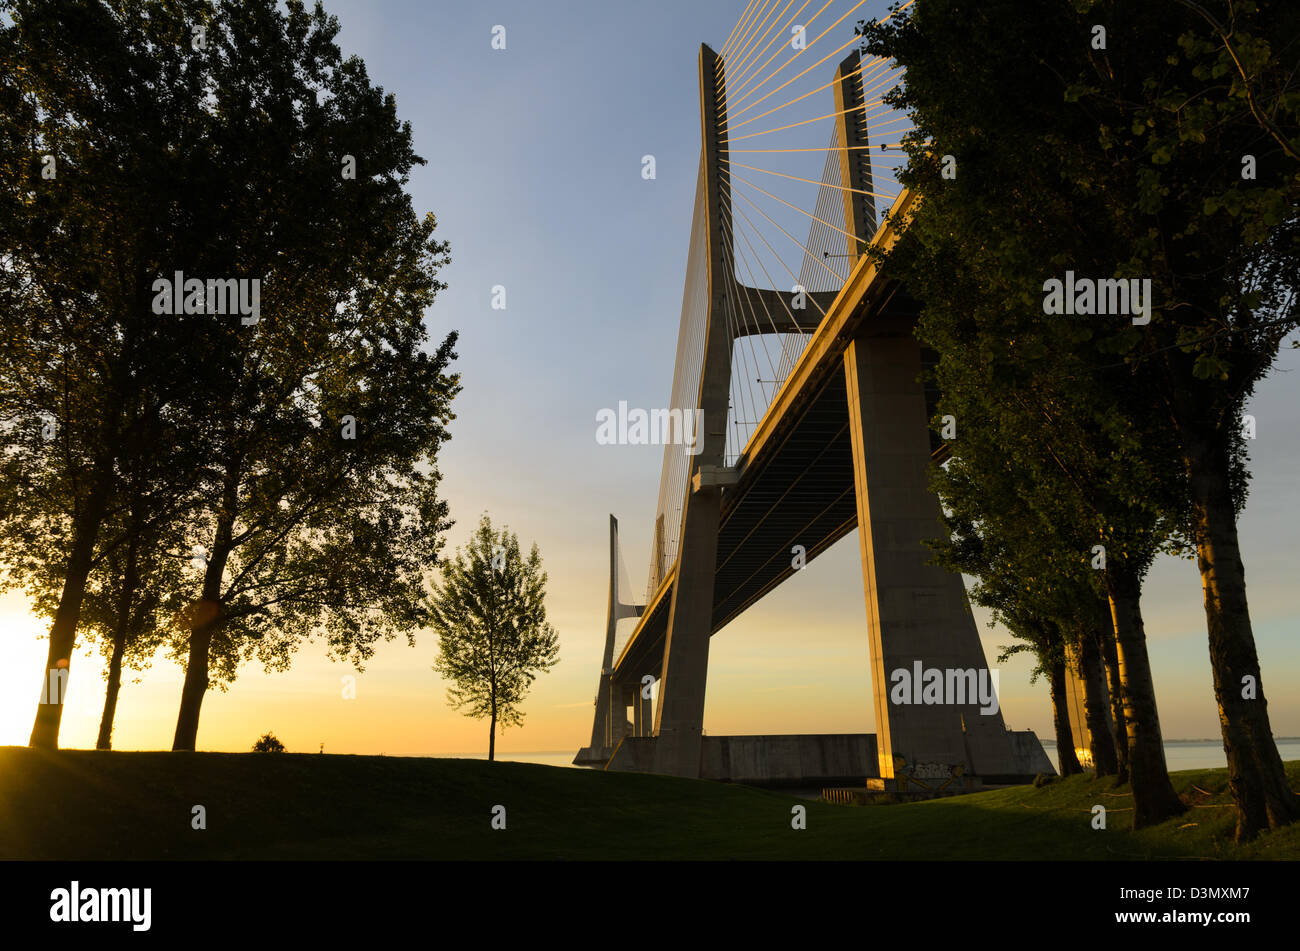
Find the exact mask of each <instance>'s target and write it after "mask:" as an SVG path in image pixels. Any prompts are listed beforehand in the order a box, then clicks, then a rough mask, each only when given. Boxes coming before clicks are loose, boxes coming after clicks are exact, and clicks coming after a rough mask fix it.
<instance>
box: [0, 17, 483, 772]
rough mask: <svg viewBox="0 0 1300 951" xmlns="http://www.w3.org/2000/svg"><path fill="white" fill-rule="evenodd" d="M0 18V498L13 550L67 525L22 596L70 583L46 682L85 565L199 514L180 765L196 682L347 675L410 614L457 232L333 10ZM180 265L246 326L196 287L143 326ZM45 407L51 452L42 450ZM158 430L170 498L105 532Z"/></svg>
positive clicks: (416, 617)
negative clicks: (3, 448) (333, 669)
mask: <svg viewBox="0 0 1300 951" xmlns="http://www.w3.org/2000/svg"><path fill="white" fill-rule="evenodd" d="M0 6H2V7H3V10H4V11H5V12H6V13H12V23H9V24H6V25H5V26H4V27H3V28H0V66H2V67H3V68H0V106H2V107H3V108H0V145H2V146H3V148H0V161H3V162H4V163H5V169H4V171H5V172H6V173H9V172H11V173H12V175H11V174H5V175H3V176H0V177H3V179H4V184H3V188H2V189H0V241H3V244H2V245H0V336H2V339H3V343H4V346H3V347H0V351H3V353H2V355H0V414H2V415H0V424H4V425H6V426H7V427H10V428H14V429H17V430H20V431H22V432H23V433H24V434H25V439H26V440H27V442H28V443H29V444H30V446H29V450H24V451H19V452H17V453H9V454H8V455H6V458H5V467H4V470H3V471H4V478H5V482H4V484H3V485H0V494H2V496H3V497H4V498H5V500H6V501H7V500H8V499H9V498H14V499H17V500H19V501H21V503H22V505H21V506H15V507H10V506H8V505H6V506H4V509H3V511H2V512H0V516H2V517H0V535H3V538H2V539H0V553H3V554H5V555H6V556H8V555H9V554H10V553H14V552H19V551H21V550H22V549H23V548H24V547H31V545H30V543H31V542H32V541H33V540H36V539H40V540H43V539H44V538H53V537H57V536H62V537H64V538H66V539H67V541H66V542H65V543H63V544H62V545H54V546H50V547H53V548H54V549H55V550H56V551H58V557H57V558H50V559H45V560H46V561H48V562H49V564H50V566H52V570H53V571H54V572H55V575H56V576H55V577H50V578H48V579H46V580H44V581H39V582H37V583H38V584H48V585H51V586H53V587H57V589H58V592H59V594H58V597H57V600H56V602H55V603H54V604H53V607H52V613H53V624H52V627H51V638H50V649H49V659H48V661H47V668H48V670H47V671H46V672H45V676H44V677H43V679H42V686H43V687H44V684H45V683H46V682H47V681H48V678H49V670H54V669H56V668H66V666H67V662H68V659H69V658H70V656H71V653H72V650H73V647H74V644H75V639H76V634H77V627H78V624H79V622H80V621H81V615H82V609H83V602H84V601H85V598H86V592H87V587H88V581H89V579H90V578H91V574H92V572H93V571H94V570H95V569H96V567H97V565H99V564H101V562H102V560H103V558H104V557H105V556H106V555H108V553H109V552H110V551H112V550H113V549H115V548H119V547H122V546H125V547H126V548H128V549H129V548H130V539H132V538H134V539H135V540H136V541H137V542H139V541H141V539H140V537H139V531H140V530H141V529H140V528H139V526H141V525H145V524H156V525H162V524H163V523H164V522H166V517H165V513H166V512H167V511H168V506H169V505H172V503H175V502H178V501H181V502H183V503H184V504H185V505H186V506H189V505H190V503H196V504H194V505H193V506H192V507H189V508H187V509H186V510H187V511H188V513H189V518H188V520H187V522H186V524H187V526H188V527H187V530H188V532H189V535H190V537H189V538H188V539H187V541H188V542H189V544H188V545H186V546H185V547H187V548H188V547H191V546H192V545H201V546H202V548H203V549H204V554H205V560H204V564H203V577H202V580H201V583H200V584H199V587H200V590H199V591H197V592H195V593H196V594H197V595H198V597H197V598H194V599H193V600H192V601H191V602H190V604H189V607H188V609H187V610H185V611H184V612H182V616H183V618H184V619H185V621H186V623H187V628H186V630H185V631H184V634H183V637H182V638H181V639H180V641H179V642H178V643H177V644H176V645H175V650H176V653H177V654H178V655H179V657H180V658H181V659H182V660H183V662H184V663H185V665H186V681H185V686H184V688H183V691H182V703H181V709H180V711H179V713H178V717H177V730H176V737H175V739H174V742H173V746H174V748H177V749H192V748H193V747H194V744H195V738H196V734H197V729H198V720H199V711H200V706H201V703H202V698H203V696H204V693H205V692H206V690H207V689H208V687H209V685H210V684H211V683H212V681H213V679H215V680H216V682H217V684H218V685H219V686H221V685H224V684H225V683H226V682H228V681H229V680H230V678H231V677H233V676H234V671H235V669H236V668H237V666H238V664H239V662H240V661H241V660H244V659H247V658H248V657H250V656H254V655H256V656H258V657H260V658H261V659H262V660H263V661H264V662H266V663H267V664H268V666H271V667H277V668H282V667H283V666H285V665H287V663H288V659H289V657H290V655H291V654H292V651H293V650H294V648H295V646H296V644H297V643H298V641H300V640H301V639H303V638H305V637H310V636H312V635H314V634H316V633H323V634H325V635H326V637H327V638H328V639H329V646H330V650H331V652H332V654H335V655H339V656H346V657H349V658H350V659H353V660H354V661H360V660H364V659H365V658H366V657H367V656H368V655H369V652H370V651H371V650H372V648H371V644H372V643H373V642H374V641H375V640H376V639H377V638H379V637H391V636H394V635H395V634H396V633H399V632H406V633H407V635H408V637H409V636H411V633H412V632H413V631H414V630H415V629H416V628H417V627H418V626H419V623H420V621H421V609H420V608H419V604H420V602H421V600H422V599H423V597H424V595H425V593H426V592H425V590H424V588H423V578H422V572H423V571H424V570H426V569H427V568H428V566H430V565H432V564H434V563H435V561H436V555H437V551H438V548H439V546H440V544H441V533H442V532H443V531H444V530H445V529H446V527H447V525H448V524H449V522H448V520H447V515H446V506H445V504H443V503H442V502H440V501H439V500H438V498H437V495H436V487H437V483H438V481H439V473H438V471H437V468H436V466H435V464H434V460H435V458H436V453H437V450H438V448H439V447H440V445H441V442H442V441H443V440H444V439H445V438H446V430H445V425H446V423H447V422H448V421H449V420H450V418H451V414H450V409H449V404H450V400H451V399H452V397H453V396H454V395H455V393H456V392H457V391H458V389H459V382H458V380H457V378H456V377H455V376H454V375H449V374H448V373H447V372H446V370H447V367H448V365H449V363H450V361H451V360H452V359H454V357H455V353H454V351H453V347H454V344H455V341H456V335H455V334H454V333H452V334H449V335H448V336H447V338H446V339H445V340H444V341H443V342H442V344H441V345H440V346H438V347H437V348H436V349H434V350H433V352H432V353H428V352H425V349H424V348H425V345H426V343H427V342H428V333H427V331H426V329H425V328H424V325H423V316H424V312H425V310H426V309H427V308H428V307H429V305H430V304H431V303H432V301H433V298H434V296H435V294H436V292H437V291H438V290H440V289H441V288H442V287H443V285H442V284H441V283H440V282H438V281H437V280H436V279H435V274H436V272H437V271H438V269H439V268H440V267H441V266H443V265H444V264H445V263H446V261H447V246H446V244H445V242H440V241H437V240H435V239H434V237H433V232H434V229H435V225H436V223H435V221H434V219H433V216H432V215H426V216H424V217H423V218H421V217H420V216H418V215H416V213H415V211H414V209H413V208H412V207H411V201H410V196H409V195H408V194H407V193H406V191H405V184H406V181H407V175H408V173H409V171H410V170H411V168H413V167H414V166H415V165H417V164H421V163H422V162H423V160H422V159H420V158H419V156H417V155H416V154H415V153H414V151H413V149H412V146H411V131H410V128H409V126H408V125H407V124H406V123H402V122H400V121H398V119H397V116H396V104H395V102H394V100H393V97H392V96H391V95H388V96H386V95H384V93H383V90H381V89H378V88H376V87H374V86H373V85H372V84H371V83H370V81H369V79H368V77H367V74H366V71H365V67H364V64H362V63H361V62H360V60H358V59H356V58H355V57H353V58H351V59H348V60H344V59H343V58H342V55H341V53H340V51H339V49H338V47H337V45H336V43H335V42H334V40H335V37H336V35H337V33H338V30H339V26H338V22H337V20H335V19H333V18H331V17H327V16H326V15H325V14H324V12H323V10H322V9H321V7H320V6H319V4H318V5H317V7H316V9H315V11H314V12H312V13H308V12H307V11H306V9H305V7H304V4H303V3H302V2H301V0H288V2H287V3H286V4H284V5H283V7H284V9H281V4H278V3H276V2H274V0H255V2H249V3H244V2H235V0H215V2H205V0H177V2H170V0H112V2H105V3H96V4H84V3H77V2H71V0H55V2H48V3H46V2H41V3H38V2H34V0H7V2H3V3H2V4H0ZM198 30H202V31H203V37H202V41H201V42H200V40H199V37H198V36H197V35H196V31H198ZM46 155H49V156H52V157H53V158H54V159H55V160H56V162H55V167H56V168H57V175H56V176H55V177H53V178H46V177H43V175H42V174H41V173H42V170H43V168H44V156H46ZM176 272H181V273H182V275H184V276H185V277H188V278H190V279H195V278H197V279H198V281H199V282H200V284H202V282H203V280H204V278H206V279H207V280H208V281H209V282H211V281H213V280H214V279H215V280H218V281H226V280H231V281H244V282H245V284H248V283H249V282H260V284H259V285H258V286H259V287H260V307H254V308H253V309H254V310H256V311H258V312H257V313H252V312H250V311H245V310H243V308H242V305H244V304H248V303H250V301H249V299H248V298H249V296H250V294H251V291H250V294H246V293H245V290H246V288H240V290H239V297H240V304H241V309H240V311H239V312H238V313H232V312H231V311H232V310H233V308H228V307H222V308H221V309H217V308H214V307H213V306H212V305H214V304H216V303H217V302H216V300H215V299H211V300H208V301H206V302H205V301H200V306H198V307H197V308H195V309H191V308H190V307H189V306H186V307H185V308H184V310H185V312H184V313H167V314H166V315H165V316H159V314H158V313H157V312H156V307H157V303H158V295H157V293H156V288H155V287H154V282H155V281H156V280H157V279H158V278H159V276H160V275H161V276H162V277H164V278H170V277H171V276H172V275H174V274H175V273H176ZM211 287H212V285H211V283H209V294H211V293H212V290H211ZM200 293H202V292H201V291H200ZM188 296H189V291H188V290H187V291H186V297H187V299H188ZM223 296H224V295H223ZM187 303H188V300H187ZM204 304H206V305H207V306H206V308H205V306H204ZM223 311H224V312H223ZM46 413H50V414H53V415H55V416H56V417H57V422H58V431H59V433H60V435H61V438H62V441H61V442H60V443H58V444H56V445H57V452H56V451H55V448H54V446H42V445H39V444H38V437H37V436H36V435H35V433H37V432H39V419H40V418H41V417H42V415H44V414H46ZM160 427H163V428H167V427H169V429H168V430H167V431H169V432H171V433H175V434H177V435H178V436H179V437H180V444H181V445H182V446H184V447H186V450H187V451H186V452H185V453H183V454H178V455H177V456H175V457H173V458H172V459H171V462H172V463H173V464H172V465H171V466H170V468H169V471H170V472H171V473H172V474H173V476H174V477H175V478H177V479H178V480H180V481H181V482H182V485H181V486H179V487H178V488H177V492H176V493H161V492H159V491H158V490H159V488H160V479H159V478H158V477H153V478H152V481H149V482H148V484H147V485H146V487H145V490H144V491H143V492H142V494H141V498H142V499H143V508H139V507H137V510H136V514H137V516H139V517H138V518H136V519H134V523H135V524H136V525H137V528H136V529H135V530H134V534H132V531H131V530H128V531H125V532H119V533H118V534H116V535H113V534H112V532H111V531H110V530H109V529H110V528H113V527H116V526H119V525H130V524H132V521H133V520H132V519H130V518H127V517H125V515H124V514H123V513H125V512H126V511H127V510H128V509H129V508H130V506H131V504H132V503H131V502H130V501H129V500H130V499H131V498H132V497H133V489H131V487H128V486H127V485H125V484H124V473H126V472H128V471H131V469H132V465H133V463H132V460H133V456H132V453H133V452H135V449H134V448H133V447H137V446H142V445H148V444H149V443H150V440H149V439H148V438H145V434H149V433H155V432H157V431H158V429H159V428H160ZM191 449H192V450H193V451H192V452H191V451H189V450H191ZM136 547H137V548H139V545H137V546H136ZM37 561H40V559H37ZM31 567H32V568H33V569H38V568H40V565H39V564H34V565H32V566H31ZM37 573H38V572H36V571H35V570H34V571H32V572H28V574H26V575H22V576H21V577H20V579H19V580H21V581H24V582H28V581H30V579H31V578H33V577H35V576H36V574H37ZM123 577H125V575H123ZM28 586H29V589H30V584H29V585H28ZM90 587H91V589H92V590H93V588H94V583H93V582H92V583H90ZM121 593H122V597H123V598H125V597H126V593H125V590H123V591H122V592H121ZM213 674H215V677H213V676H210V675H213ZM61 710H62V707H61V705H59V704H41V705H40V706H39V707H38V712H37V717H36V722H35V724H34V727H33V731H32V743H33V745H37V746H47V747H53V746H55V745H56V744H57V738H58V729H59V723H60V717H61Z"/></svg>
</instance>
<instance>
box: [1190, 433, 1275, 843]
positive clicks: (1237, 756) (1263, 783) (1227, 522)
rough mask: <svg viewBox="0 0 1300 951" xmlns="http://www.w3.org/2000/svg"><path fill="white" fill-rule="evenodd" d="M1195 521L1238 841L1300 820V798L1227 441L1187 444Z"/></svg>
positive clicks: (1193, 440)
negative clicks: (1274, 710)
mask: <svg viewBox="0 0 1300 951" xmlns="http://www.w3.org/2000/svg"><path fill="white" fill-rule="evenodd" d="M1184 448H1185V451H1186V462H1187V467H1188V473H1189V475H1190V476H1191V482H1192V496H1193V505H1194V517H1195V519H1196V536H1197V537H1196V548H1197V563H1198V566H1199V568H1200V571H1201V587H1202V590H1203V592H1204V595H1205V620H1206V628H1207V631H1208V634H1209V641H1210V663H1211V665H1212V667H1213V669H1214V697H1215V700H1217V701H1218V704H1219V725H1220V728H1221V730H1222V733H1223V751H1224V753H1225V754H1226V755H1227V759H1228V785H1229V787H1230V788H1231V789H1232V798H1233V800H1234V801H1235V803H1236V806H1237V840H1238V841H1244V840H1247V839H1251V838H1253V837H1254V836H1255V835H1256V834H1257V833H1259V832H1260V831H1261V830H1263V829H1278V828H1281V827H1282V826H1284V825H1287V824H1289V823H1291V822H1295V821H1296V820H1297V819H1300V800H1298V799H1297V797H1296V794H1295V793H1294V792H1292V790H1291V788H1290V786H1289V785H1288V783H1287V778H1286V772H1285V770H1284V769H1283V767H1282V757H1281V756H1280V755H1278V751H1277V743H1276V742H1274V740H1273V730H1272V727H1271V725H1270V724H1269V718H1268V703H1267V702H1266V701H1265V699H1264V680H1263V677H1262V674H1261V671H1260V669H1259V656H1258V654H1257V653H1256V651H1255V635H1254V631H1253V629H1252V627H1251V623H1250V607H1249V605H1248V604H1247V601H1246V569H1245V566H1244V564H1243V563H1242V559H1241V549H1240V546H1239V544H1238V539H1237V519H1236V510H1235V506H1234V504H1233V498H1232V491H1231V486H1230V483H1229V480H1228V473H1229V457H1228V451H1227V447H1226V446H1225V445H1224V444H1223V440H1222V438H1219V439H1215V440H1214V441H1213V442H1210V443H1207V442H1205V441H1201V440H1197V439H1185V440H1184Z"/></svg>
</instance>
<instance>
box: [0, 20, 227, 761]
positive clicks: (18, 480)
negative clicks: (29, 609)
mask: <svg viewBox="0 0 1300 951" xmlns="http://www.w3.org/2000/svg"><path fill="white" fill-rule="evenodd" d="M207 10H208V8H207V5H206V4H201V3H198V2H196V0H188V2H182V3H176V4H160V3H148V4H143V3H121V2H119V3H113V4H83V3H73V2H64V0H56V2H49V3H35V2H30V0H6V2H3V3H0V11H2V12H3V13H4V14H5V15H6V22H5V24H4V26H3V27H2V28H0V162H2V163H3V165H4V167H3V169H2V170H0V182H3V185H2V186H0V338H2V340H3V345H2V346H0V418H2V421H3V424H4V425H5V426H6V428H8V429H10V430H11V431H13V432H15V433H18V434H20V435H22V436H25V437H26V438H27V442H28V445H27V446H26V447H24V446H22V445H17V446H13V447H11V450H13V451H10V452H9V453H7V455H6V467H5V474H4V475H5V481H4V484H3V485H0V493H2V494H3V496H4V501H5V502H6V504H5V505H4V506H3V519H2V522H3V523H2V524H0V534H2V535H3V539H2V540H0V553H2V554H3V556H4V559H5V561H6V569H7V570H8V571H10V572H11V573H12V574H13V575H14V576H15V578H11V580H17V581H18V582H19V583H23V584H24V586H26V587H27V588H28V590H29V592H30V591H31V589H32V585H33V584H36V585H45V584H47V582H48V583H49V584H51V585H53V586H55V587H56V588H57V596H56V598H55V601H54V603H53V605H52V610H51V612H50V613H51V614H52V624H51V628H50V645H49V653H48V659H47V663H46V668H47V669H46V670H45V671H43V672H42V685H41V686H42V692H44V690H45V684H46V683H47V682H48V678H49V676H50V674H51V673H52V672H54V671H56V670H61V671H62V673H63V675H65V676H66V675H68V674H69V673H70V669H69V665H70V661H71V656H72V652H73V648H74V646H75V639H76V631H77V625H78V622H79V620H80V615H81V609H82V602H83V600H84V597H85V591H86V583H87V579H88V577H89V575H90V573H91V571H92V570H94V569H95V567H96V565H97V564H98V563H99V562H100V561H101V560H102V558H103V557H104V555H105V554H106V553H107V552H108V551H110V550H111V549H112V548H113V547H115V546H119V545H121V544H123V542H124V540H125V539H124V537H123V536H122V535H120V534H119V535H118V536H117V537H116V538H107V537H104V534H103V532H102V529H103V527H104V525H105V522H106V520H111V519H112V518H113V517H114V514H115V513H120V511H121V506H122V504H123V497H122V495H121V493H120V492H119V491H118V490H119V488H120V487H119V484H118V481H119V473H120V470H121V468H122V464H123V461H124V459H125V457H126V456H128V455H129V454H130V453H131V452H132V446H141V445H147V444H150V443H151V442H153V441H154V439H155V438H156V433H157V427H158V425H159V424H160V423H162V422H164V421H166V420H169V419H172V420H175V419H178V418H180V417H183V416H186V415H187V414H188V413H190V411H191V410H192V409H193V408H194V407H202V406H207V405H212V404H213V403H214V402H216V401H217V400H218V399H219V393H220V381H221V377H222V371H223V370H224V368H225V360H224V359H223V354H224V353H225V351H224V350H223V348H222V347H220V346H219V345H217V344H216V340H215V339H214V338H215V337H216V336H217V335H216V334H215V333H214V330H215V329H216V328H215V325H216V323H217V322H216V321H206V322H204V321H191V322H187V323H186V322H183V321H182V320H167V319H159V317H158V316H157V315H156V314H154V313H153V312H152V310H151V308H150V306H149V301H150V295H149V284H150V281H151V280H152V279H153V278H154V277H156V276H157V275H158V274H159V273H163V272H164V270H165V269H166V270H170V269H169V268H168V267H167V266H168V265H171V264H179V263H181V258H183V257H185V254H184V253H183V252H182V253H179V254H178V253H177V247H178V245H179V246H184V247H185V248H189V247H190V246H191V245H192V244H194V243H197V242H199V241H201V240H205V239H206V235H205V232H206V229H207V228H208V227H209V226H210V225H211V224H212V222H210V221H208V220H205V219H202V218H199V217H196V216H194V215H191V214H189V213H188V210H187V205H190V204H192V201H193V194H194V192H195V191H196V188H195V183H193V182H190V181H186V175H185V168H184V167H183V165H184V162H185V153H186V151H187V150H186V146H185V145H184V144H182V143H180V142H179V139H180V136H178V135H176V130H177V129H178V128H181V127H187V126H188V125H189V124H191V123H192V120H193V116H194V110H193V104H194V102H195V101H196V100H197V99H201V98H202V96H203V95H204V94H205V90H204V89H203V88H202V86H201V84H197V83H196V80H197V73H196V72H193V71H191V72H188V73H187V71H186V65H187V64H186V59H187V57H186V56H185V55H183V54H182V53H181V52H180V50H181V49H182V44H183V42H184V40H183V38H184V37H188V35H189V26H190V24H191V23H195V22H201V21H202V19H203V17H204V16H205V15H206V13H207ZM184 48H186V49H188V43H184ZM216 232H217V234H218V235H219V234H220V228H217V229H216ZM227 237H228V236H227ZM217 240H221V238H220V237H218V238H217ZM185 263H189V262H188V261H186V262H185ZM183 323H186V325H184V326H182V324H183ZM41 420H47V421H48V427H46V426H44V425H42V423H41ZM42 430H44V431H46V432H48V435H45V434H44V433H43V441H44V445H40V444H38V443H36V442H34V441H33V440H34V437H32V436H31V434H32V433H33V432H37V431H42ZM192 434H193V435H195V436H198V437H199V439H200V441H201V434H198V433H192ZM183 445H184V446H189V445H190V442H189V441H188V440H186V441H185V442H184V443H183ZM177 472H179V473H184V474H185V477H186V478H193V477H194V476H195V475H196V473H195V472H194V467H193V466H181V467H179V468H178V469H177ZM47 549H52V550H53V551H55V552H57V555H58V557H53V554H52V553H51V552H49V551H47ZM24 552H30V553H32V559H24V557H23V553H24ZM42 561H44V562H46V563H47V564H48V565H49V566H55V565H57V566H58V567H57V572H58V576H57V578H49V579H44V580H42V579H40V578H39V577H38V575H39V573H40V565H39V563H40V562H42ZM15 564H16V570H15ZM31 568H36V569H37V571H36V572H33V571H30V570H28V569H31ZM62 709H63V708H62V704H61V703H58V702H52V703H40V704H39V705H38V707H37V716H36V719H35V723H34V725H33V729H32V737H31V742H32V744H33V745H35V746H42V747H54V746H55V745H57V741H58V731H59V726H60V723H61V719H62Z"/></svg>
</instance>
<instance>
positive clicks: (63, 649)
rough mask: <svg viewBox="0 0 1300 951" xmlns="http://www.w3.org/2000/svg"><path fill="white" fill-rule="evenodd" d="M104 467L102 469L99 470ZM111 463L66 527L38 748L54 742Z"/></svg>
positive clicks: (37, 724) (36, 731)
mask: <svg viewBox="0 0 1300 951" xmlns="http://www.w3.org/2000/svg"><path fill="white" fill-rule="evenodd" d="M105 466H107V470H105ZM112 467H113V463H112V461H109V462H107V463H104V462H101V463H99V466H98V468H99V472H98V473H97V475H96V479H95V483H94V487H93V488H92V489H91V492H90V495H89V496H88V497H87V499H86V506H85V508H84V509H83V510H82V512H81V515H80V516H79V517H78V518H77V520H76V522H75V523H74V525H73V530H72V547H71V550H70V551H69V554H68V570H67V573H66V574H65V575H64V577H63V591H62V593H61V594H60V595H59V606H58V609H57V610H56V611H55V612H54V623H53V624H52V625H51V626H50V649H49V654H48V656H47V659H46V662H45V670H44V671H43V672H42V674H43V676H42V679H41V693H40V698H39V702H38V703H37V706H36V719H35V721H34V722H33V723H32V735H31V738H30V740H29V741H28V744H29V745H30V746H33V747H37V748H39V749H47V750H53V749H58V746H59V727H60V726H61V725H62V722H63V700H64V696H65V695H66V693H67V684H68V680H69V679H70V678H71V675H72V671H71V667H72V650H73V648H74V647H75V646H76V637H77V622H78V621H80V620H81V602H82V599H83V598H84V597H85V594H86V578H87V577H88V576H89V575H90V565H91V560H92V558H93V556H94V553H95V541H96V539H97V538H98V537H99V527H100V524H101V523H102V522H103V520H104V511H105V509H106V508H107V505H108V495H109V489H110V486H111V483H112V479H113V475H112Z"/></svg>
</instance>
